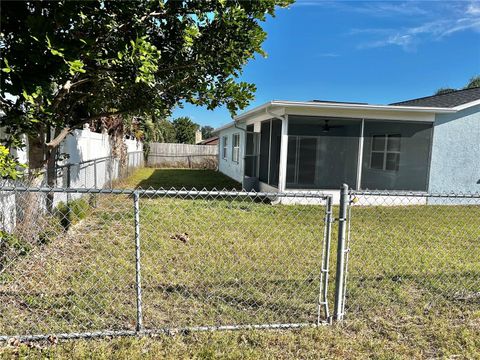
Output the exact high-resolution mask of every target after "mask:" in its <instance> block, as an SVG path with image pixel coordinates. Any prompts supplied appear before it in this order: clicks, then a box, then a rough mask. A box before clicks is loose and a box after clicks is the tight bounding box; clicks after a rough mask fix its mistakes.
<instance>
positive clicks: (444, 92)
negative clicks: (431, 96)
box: [435, 88, 457, 95]
mask: <svg viewBox="0 0 480 360" xmlns="http://www.w3.org/2000/svg"><path fill="white" fill-rule="evenodd" d="M454 91H457V90H456V89H452V88H440V89H438V90H437V92H436V93H435V95H442V94H448V93H451V92H454Z"/></svg>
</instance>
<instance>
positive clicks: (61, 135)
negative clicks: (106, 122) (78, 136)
mask: <svg viewBox="0 0 480 360" xmlns="http://www.w3.org/2000/svg"><path fill="white" fill-rule="evenodd" d="M127 112H128V110H125V111H112V112H105V113H100V114H97V115H93V116H90V117H88V118H82V119H80V121H79V122H78V123H77V124H75V125H74V126H67V127H65V128H63V129H62V131H60V133H59V134H58V135H57V136H56V137H55V139H53V140H52V141H50V142H48V143H46V145H47V147H48V148H49V149H53V148H56V147H57V146H59V145H60V143H61V142H62V141H63V140H64V139H65V138H66V137H67V135H68V134H70V133H71V132H72V130H74V129H75V128H76V127H79V126H80V125H83V124H85V123H88V122H89V121H92V120H97V119H100V118H102V117H107V116H114V115H121V114H125V113H127Z"/></svg>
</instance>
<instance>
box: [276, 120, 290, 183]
mask: <svg viewBox="0 0 480 360" xmlns="http://www.w3.org/2000/svg"><path fill="white" fill-rule="evenodd" d="M287 153H288V115H284V116H283V118H282V136H281V138H280V164H279V169H278V191H279V192H284V191H285V187H286V184H287Z"/></svg>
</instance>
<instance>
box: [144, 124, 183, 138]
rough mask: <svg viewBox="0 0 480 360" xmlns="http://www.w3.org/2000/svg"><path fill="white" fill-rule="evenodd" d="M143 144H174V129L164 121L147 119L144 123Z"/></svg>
mask: <svg viewBox="0 0 480 360" xmlns="http://www.w3.org/2000/svg"><path fill="white" fill-rule="evenodd" d="M145 128H146V129H145V136H144V138H143V140H144V141H145V142H147V143H148V142H160V143H174V142H176V134H175V127H174V126H173V124H172V123H171V122H170V121H168V120H166V119H160V120H155V119H153V120H152V119H148V120H146V121H145Z"/></svg>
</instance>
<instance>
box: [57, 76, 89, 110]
mask: <svg viewBox="0 0 480 360" xmlns="http://www.w3.org/2000/svg"><path fill="white" fill-rule="evenodd" d="M89 81H90V79H89V78H85V79H81V80H78V81H76V82H74V83H72V82H70V80H68V81H67V82H66V83H65V84H63V86H62V88H61V89H60V91H59V92H58V94H57V96H55V99H54V100H53V104H52V108H53V109H56V108H57V107H58V105H59V104H60V102H61V101H62V100H63V98H64V97H65V95H67V94H68V93H69V92H70V89H71V88H72V87H74V86H78V85H81V84H84V83H86V82H89Z"/></svg>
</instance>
